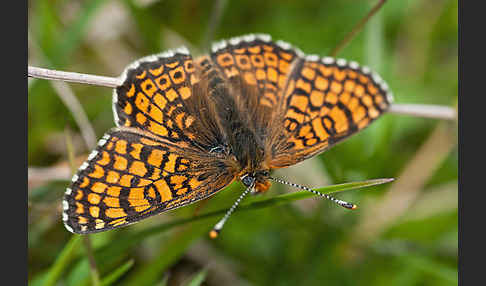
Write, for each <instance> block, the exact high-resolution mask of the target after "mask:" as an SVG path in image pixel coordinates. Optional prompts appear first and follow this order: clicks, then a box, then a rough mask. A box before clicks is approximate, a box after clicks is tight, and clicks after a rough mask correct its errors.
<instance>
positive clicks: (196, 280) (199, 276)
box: [185, 269, 208, 286]
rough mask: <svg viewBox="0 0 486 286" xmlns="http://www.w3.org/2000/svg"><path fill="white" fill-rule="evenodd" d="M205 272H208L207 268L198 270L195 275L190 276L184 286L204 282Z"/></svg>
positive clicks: (195, 285)
mask: <svg viewBox="0 0 486 286" xmlns="http://www.w3.org/2000/svg"><path fill="white" fill-rule="evenodd" d="M207 274H208V270H207V269H203V270H201V271H199V272H198V273H197V274H196V275H194V276H193V277H192V279H191V281H189V282H188V283H187V284H185V285H186V286H199V285H201V283H203V282H204V279H206V275H207Z"/></svg>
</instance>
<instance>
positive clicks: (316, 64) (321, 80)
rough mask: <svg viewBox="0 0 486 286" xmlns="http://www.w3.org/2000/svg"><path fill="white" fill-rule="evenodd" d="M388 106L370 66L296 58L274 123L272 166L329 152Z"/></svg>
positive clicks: (388, 95) (384, 91)
mask: <svg viewBox="0 0 486 286" xmlns="http://www.w3.org/2000/svg"><path fill="white" fill-rule="evenodd" d="M390 102H391V93H390V92H389V91H388V88H387V86H386V84H385V83H384V82H383V81H382V79H381V78H380V77H379V76H378V75H376V74H374V73H371V72H370V71H369V69H368V68H366V67H365V68H361V67H359V66H358V64H357V63H355V62H351V63H348V62H346V61H345V60H342V59H339V60H335V59H332V58H323V59H320V58H319V57H317V56H307V57H305V58H302V59H298V60H297V62H296V63H295V64H294V65H293V69H292V71H291V73H290V75H289V82H288V85H287V87H286V90H285V91H284V93H283V101H282V105H281V106H280V107H279V108H280V109H279V111H278V114H279V117H277V118H275V121H274V122H272V126H275V127H276V128H273V129H272V135H271V136H270V137H271V138H272V139H271V140H270V141H268V142H267V143H268V144H269V145H268V146H267V150H271V151H269V152H271V153H272V159H271V162H270V163H269V165H270V166H272V167H273V168H281V167H287V166H290V165H293V164H296V163H298V162H300V161H302V160H305V159H307V158H309V157H312V156H314V155H317V154H318V153H321V152H323V151H325V150H326V149H328V148H329V147H331V146H332V145H334V144H336V143H338V142H340V141H342V140H343V139H345V138H347V137H349V136H350V135H352V134H355V133H356V132H358V131H359V130H361V129H363V128H365V127H367V126H368V125H369V124H370V123H371V122H373V121H374V120H376V119H377V118H378V117H379V116H380V115H382V114H383V112H385V111H386V110H387V108H388V107H389V105H390Z"/></svg>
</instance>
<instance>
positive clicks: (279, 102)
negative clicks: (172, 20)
mask: <svg viewBox="0 0 486 286" xmlns="http://www.w3.org/2000/svg"><path fill="white" fill-rule="evenodd" d="M120 78H121V81H122V84H121V85H120V86H118V87H117V88H116V89H115V90H114V93H113V112H114V116H115V123H116V125H117V127H116V128H114V129H112V130H111V131H109V132H107V133H106V134H105V135H104V136H103V138H102V139H101V140H100V141H99V143H98V147H97V148H96V149H95V150H94V151H93V152H92V153H91V154H90V156H89V157H88V159H87V161H86V162H85V163H84V164H83V165H82V166H81V167H80V169H79V171H78V172H77V173H76V174H75V175H74V177H73V179H72V183H71V185H70V187H69V188H68V189H67V191H66V194H65V199H64V201H63V207H64V212H63V220H64V224H65V226H66V228H67V229H68V230H70V231H72V232H76V233H90V232H98V231H103V230H107V229H112V228H116V227H120V226H124V225H127V224H130V223H133V222H136V221H139V220H141V219H143V218H146V217H149V216H152V215H154V214H157V213H160V212H164V211H167V210H170V209H174V208H177V207H181V206H185V205H187V204H190V203H193V202H196V201H198V200H201V199H203V198H207V197H209V196H211V195H213V194H215V193H216V192H217V191H219V190H221V189H222V188H224V187H225V186H227V185H228V184H229V183H231V182H232V181H234V180H239V181H241V182H242V183H243V184H244V185H245V186H247V187H249V186H254V188H255V190H256V192H265V191H266V190H268V189H269V187H270V182H269V173H270V171H271V170H273V169H277V168H283V167H288V166H291V165H294V164H296V163H298V162H301V161H303V160H305V159H307V158H310V157H312V156H315V155H317V154H319V153H321V152H323V151H325V150H327V149H328V148H329V147H331V146H332V145H334V144H336V143H338V142H340V141H342V140H343V139H345V138H347V137H349V136H351V135H353V134H355V133H357V132H358V131H359V130H361V129H363V128H365V127H366V126H368V125H369V124H370V123H371V122H372V121H374V120H375V119H377V118H378V117H379V116H380V115H381V114H382V113H383V112H384V111H386V109H387V108H388V106H389V104H390V101H391V94H390V93H389V92H388V90H387V86H386V84H385V83H384V82H383V81H382V80H381V78H379V77H378V76H377V75H376V74H374V73H371V72H370V71H369V69H367V68H361V67H359V66H358V65H357V64H356V63H354V62H350V63H348V62H346V61H344V60H335V59H331V58H322V59H321V58H320V57H318V56H305V55H304V54H303V53H302V52H301V51H300V50H298V49H295V48H292V47H291V46H290V45H289V44H287V43H284V42H279V41H277V42H273V41H271V38H270V37H269V36H267V35H247V36H243V37H238V38H233V39H230V40H227V41H222V42H219V43H216V44H215V45H214V46H213V49H212V52H211V53H210V55H207V56H202V57H200V58H197V59H193V58H192V56H191V55H190V53H189V51H187V49H179V50H175V51H170V52H166V53H163V54H159V55H155V56H149V57H146V58H142V59H140V60H138V61H136V62H134V63H133V64H131V65H129V66H128V67H127V68H126V69H125V71H124V72H123V73H122V75H121V77H120Z"/></svg>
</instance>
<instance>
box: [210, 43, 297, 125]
mask: <svg viewBox="0 0 486 286" xmlns="http://www.w3.org/2000/svg"><path fill="white" fill-rule="evenodd" d="M299 55H303V53H302V52H301V51H300V50H298V49H295V48H292V47H291V45H290V44H287V43H285V42H282V41H277V42H273V41H272V40H271V37H270V36H269V35H263V34H254V35H246V36H242V37H235V38H231V39H229V40H223V41H220V42H217V43H215V44H214V45H213V47H212V53H211V59H212V61H213V63H214V64H215V65H216V66H217V67H218V68H219V69H220V70H221V71H222V73H223V74H224V76H225V78H226V82H228V85H229V87H230V88H231V96H233V97H234V98H235V102H237V104H239V106H238V108H239V110H240V111H242V113H243V114H245V115H246V116H247V117H248V118H247V122H248V123H249V124H250V125H251V124H254V125H256V126H255V128H257V129H260V130H259V131H261V133H263V134H264V133H265V132H266V131H267V130H268V129H269V128H270V126H269V125H270V124H271V117H272V116H273V114H274V112H275V111H277V106H278V105H279V103H280V101H281V99H282V96H283V90H284V89H285V86H286V84H287V80H288V75H289V72H290V70H291V65H292V62H293V61H294V60H295V59H296V58H298V57H299Z"/></svg>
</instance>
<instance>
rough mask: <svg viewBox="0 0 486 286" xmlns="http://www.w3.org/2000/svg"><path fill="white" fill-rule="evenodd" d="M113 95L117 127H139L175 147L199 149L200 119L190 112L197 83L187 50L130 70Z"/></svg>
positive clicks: (137, 64)
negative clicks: (185, 145) (180, 145)
mask: <svg viewBox="0 0 486 286" xmlns="http://www.w3.org/2000/svg"><path fill="white" fill-rule="evenodd" d="M121 77H122V80H123V83H122V85H120V86H119V87H117V88H116V89H115V91H114V94H113V112H114V114H115V123H116V124H117V126H125V127H136V128H139V129H142V130H147V131H148V132H150V133H152V134H154V135H156V136H158V137H160V138H162V139H165V140H167V141H169V142H172V143H180V142H183V144H186V143H187V144H188V145H193V146H197V143H198V142H197V140H195V139H196V138H195V136H196V135H195V134H197V131H196V129H197V128H198V127H197V126H194V125H195V124H197V123H195V121H197V120H196V119H197V117H196V115H195V114H191V112H189V108H187V104H188V101H190V100H191V99H192V98H193V97H194V86H195V85H196V84H197V82H198V79H197V76H196V75H195V72H194V65H193V60H192V57H191V55H190V54H189V51H188V50H187V49H185V48H181V49H178V50H176V51H169V52H166V53H164V54H160V55H153V56H149V57H145V58H142V59H140V60H138V61H136V62H134V63H132V64H131V65H130V66H128V67H127V68H126V69H125V71H124V72H123V74H122V76H121Z"/></svg>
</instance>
